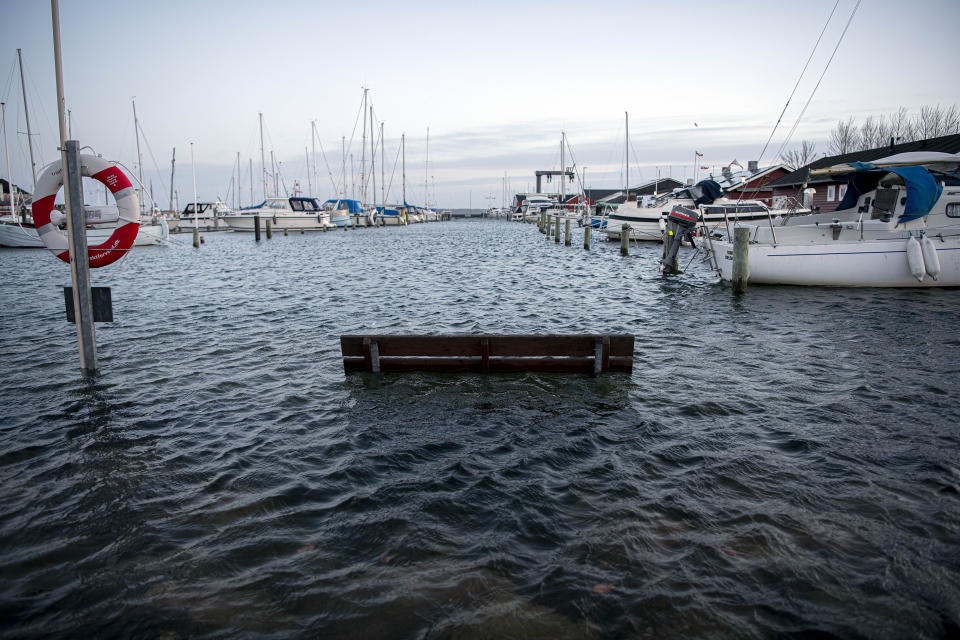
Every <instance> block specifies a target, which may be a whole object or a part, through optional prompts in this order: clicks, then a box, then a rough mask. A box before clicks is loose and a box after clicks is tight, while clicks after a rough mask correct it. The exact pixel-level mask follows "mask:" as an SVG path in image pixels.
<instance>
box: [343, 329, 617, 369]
mask: <svg viewBox="0 0 960 640" xmlns="http://www.w3.org/2000/svg"><path fill="white" fill-rule="evenodd" d="M633 347H634V337H633V336H632V335H622V334H617V335H603V334H536V335H497V334H480V335H460V334H458V335H345V336H340V348H341V351H342V354H343V364H344V370H345V371H347V372H351V371H375V370H379V371H414V370H420V371H588V372H590V371H593V372H600V371H632V369H633ZM598 356H599V360H598Z"/></svg>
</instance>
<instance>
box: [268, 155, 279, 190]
mask: <svg viewBox="0 0 960 640" xmlns="http://www.w3.org/2000/svg"><path fill="white" fill-rule="evenodd" d="M270 171H271V172H272V173H273V197H274V198H279V197H280V191H279V190H278V189H277V161H276V159H275V158H274V157H273V149H270Z"/></svg>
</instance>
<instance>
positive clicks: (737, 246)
mask: <svg viewBox="0 0 960 640" xmlns="http://www.w3.org/2000/svg"><path fill="white" fill-rule="evenodd" d="M749 256H750V229H748V228H747V227H737V228H735V229H734V230H733V277H732V284H733V292H734V293H735V294H738V293H744V292H746V290H747V278H748V276H749V272H750V270H749V260H748V259H749Z"/></svg>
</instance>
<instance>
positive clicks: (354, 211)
mask: <svg viewBox="0 0 960 640" xmlns="http://www.w3.org/2000/svg"><path fill="white" fill-rule="evenodd" d="M323 210H324V211H326V212H327V213H329V214H330V222H331V223H332V224H334V225H336V226H338V227H348V226H350V225H351V224H356V225H357V226H358V227H367V226H372V225H373V215H372V214H371V213H369V212H367V211H364V208H363V205H362V204H360V201H359V200H348V199H346V198H331V199H330V200H327V201H326V202H324V203H323Z"/></svg>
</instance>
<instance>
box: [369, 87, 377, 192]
mask: <svg viewBox="0 0 960 640" xmlns="http://www.w3.org/2000/svg"><path fill="white" fill-rule="evenodd" d="M373 126H374V122H373V105H370V180H371V181H372V185H371V186H372V187H373V193H371V194H370V198H371V199H372V200H373V208H374V210H376V208H377V147H376V145H375V144H374V141H375V140H376V138H375V137H374V135H373Z"/></svg>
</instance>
